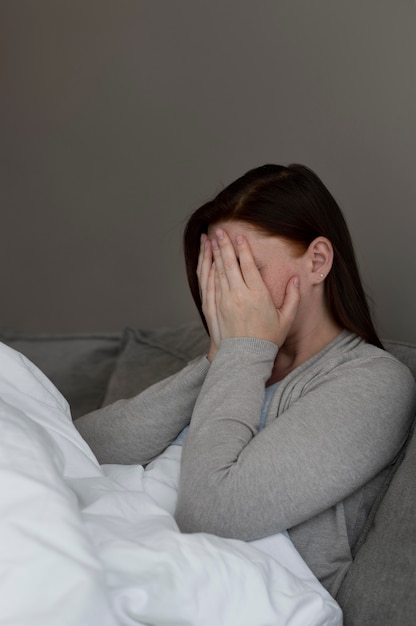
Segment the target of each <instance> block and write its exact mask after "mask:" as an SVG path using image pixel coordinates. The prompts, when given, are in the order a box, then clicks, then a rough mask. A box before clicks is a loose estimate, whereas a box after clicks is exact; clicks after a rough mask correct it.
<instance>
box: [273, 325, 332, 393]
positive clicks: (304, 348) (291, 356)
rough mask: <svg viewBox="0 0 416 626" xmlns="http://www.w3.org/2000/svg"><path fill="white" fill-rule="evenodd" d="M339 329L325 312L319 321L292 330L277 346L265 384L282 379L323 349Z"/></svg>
mask: <svg viewBox="0 0 416 626" xmlns="http://www.w3.org/2000/svg"><path fill="white" fill-rule="evenodd" d="M341 330H342V328H341V327H340V326H339V325H338V324H337V323H336V322H335V320H334V319H333V318H332V316H331V315H329V314H326V315H323V316H322V317H320V318H319V322H317V323H314V324H313V323H311V324H308V326H307V327H305V326H304V327H302V328H301V329H300V330H298V331H294V332H293V333H292V334H291V335H290V336H288V338H287V339H286V341H285V343H284V344H283V345H282V346H281V347H280V348H279V352H278V353H277V357H276V360H275V362H274V366H273V370H272V374H271V376H270V378H269V380H268V381H267V385H271V384H273V383H275V382H277V381H279V380H282V379H283V378H285V376H287V375H288V374H289V373H290V372H291V371H292V370H294V369H295V368H296V367H298V366H299V365H301V364H302V363H305V361H307V360H308V359H310V358H311V357H312V356H314V355H315V354H317V353H318V352H320V351H321V350H323V348H325V346H327V345H328V344H329V343H331V341H333V340H334V339H335V337H337V335H339V333H340V332H341Z"/></svg>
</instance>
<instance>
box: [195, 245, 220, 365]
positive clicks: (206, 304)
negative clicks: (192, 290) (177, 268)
mask: <svg viewBox="0 0 416 626" xmlns="http://www.w3.org/2000/svg"><path fill="white" fill-rule="evenodd" d="M196 273H197V276H198V282H199V291H200V295H201V303H202V312H203V314H204V317H205V321H206V323H207V326H208V332H209V336H210V340H211V341H210V346H209V351H208V355H207V356H208V360H209V361H212V360H213V359H214V357H215V355H216V353H217V350H218V348H219V345H220V342H221V334H220V326H219V323H218V316H217V306H216V302H215V263H214V259H213V254H212V247H211V242H210V240H209V239H208V237H207V235H205V234H202V235H201V248H200V251H199V257H198V265H197V268H196Z"/></svg>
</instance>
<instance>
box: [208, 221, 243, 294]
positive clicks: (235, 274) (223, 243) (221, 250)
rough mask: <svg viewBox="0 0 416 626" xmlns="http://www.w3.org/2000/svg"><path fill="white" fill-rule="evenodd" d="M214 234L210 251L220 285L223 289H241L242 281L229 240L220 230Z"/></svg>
mask: <svg viewBox="0 0 416 626" xmlns="http://www.w3.org/2000/svg"><path fill="white" fill-rule="evenodd" d="M215 234H216V239H213V241H212V250H213V254H214V259H215V263H216V267H217V273H218V277H219V280H220V283H221V285H222V286H223V287H224V288H225V287H229V288H231V289H233V288H237V287H241V285H242V284H243V283H244V280H243V277H242V274H241V270H240V265H239V262H238V259H237V256H236V253H235V250H234V246H233V244H232V242H231V239H230V238H229V236H228V235H227V233H226V232H225V231H224V230H222V229H218V230H217V231H216V233H215Z"/></svg>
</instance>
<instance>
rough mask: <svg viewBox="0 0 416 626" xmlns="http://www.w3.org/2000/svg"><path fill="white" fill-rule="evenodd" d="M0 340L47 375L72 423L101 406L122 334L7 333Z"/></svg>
mask: <svg viewBox="0 0 416 626" xmlns="http://www.w3.org/2000/svg"><path fill="white" fill-rule="evenodd" d="M1 340H2V341H3V342H4V343H5V344H7V345H9V346H10V347H11V348H14V349H15V350H17V351H18V352H21V353H22V354H24V356H26V357H27V358H28V359H29V360H30V361H32V363H34V364H35V365H37V367H39V369H40V370H41V371H42V372H43V373H44V374H46V376H47V377H48V378H49V379H50V380H51V381H52V382H53V383H54V385H55V386H56V387H57V388H58V389H59V391H60V392H61V393H62V395H63V396H64V397H65V398H66V400H67V401H68V402H69V404H70V407H71V413H72V417H73V418H74V419H76V418H77V417H80V416H81V415H84V414H85V413H89V412H90V411H93V410H94V409H97V408H99V407H100V406H101V404H102V401H103V398H104V395H105V393H106V389H107V383H108V380H109V378H110V374H111V372H112V371H113V369H114V367H115V364H116V359H117V356H118V353H119V351H120V347H121V333H118V334H107V335H106V334H103V335H73V334H68V335H46V334H36V335H29V334H23V333H15V332H13V333H11V332H7V333H4V334H3V336H2V337H1Z"/></svg>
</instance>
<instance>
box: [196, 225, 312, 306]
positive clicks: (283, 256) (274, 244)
mask: <svg viewBox="0 0 416 626" xmlns="http://www.w3.org/2000/svg"><path fill="white" fill-rule="evenodd" d="M218 230H222V231H223V232H224V233H225V234H226V236H228V238H229V240H230V242H231V243H232V245H233V248H234V251H235V255H236V258H237V260H238V263H239V264H241V260H240V259H239V245H238V244H237V239H238V238H239V237H243V238H244V239H245V241H246V243H247V247H248V248H249V252H250V253H251V256H252V259H253V262H254V265H255V267H256V268H257V270H258V273H259V275H260V277H261V279H262V281H263V282H264V284H265V286H266V287H267V289H268V291H269V293H270V296H271V298H272V301H273V304H274V306H275V308H276V309H280V308H281V307H282V305H283V302H284V299H285V294H286V288H287V285H288V283H289V281H290V279H291V278H294V277H295V276H297V277H298V278H300V276H301V274H302V255H301V254H299V249H298V248H296V247H295V246H294V244H292V243H290V242H288V241H287V240H286V239H283V238H281V237H276V236H270V235H266V234H264V233H263V232H261V231H260V230H258V229H256V228H255V227H253V226H251V225H250V224H247V223H246V222H239V221H235V222H219V223H217V224H214V225H213V226H210V228H209V230H208V238H209V239H210V241H211V243H212V242H213V241H215V240H217V241H218V239H217V235H216V233H217V231H218Z"/></svg>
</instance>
